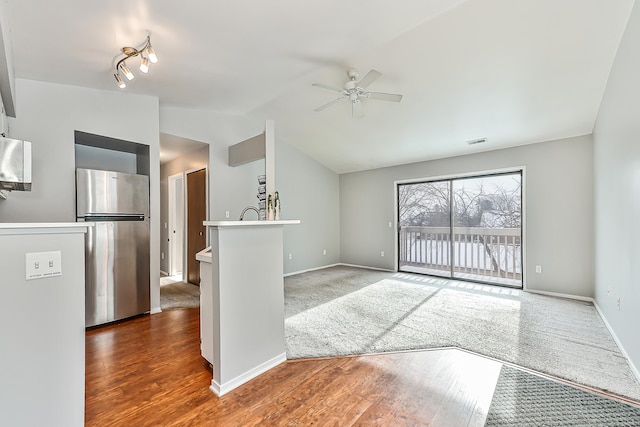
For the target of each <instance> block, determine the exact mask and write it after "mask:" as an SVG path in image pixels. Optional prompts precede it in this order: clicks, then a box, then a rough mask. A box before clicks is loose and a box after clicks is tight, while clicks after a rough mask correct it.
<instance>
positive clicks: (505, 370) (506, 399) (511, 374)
mask: <svg viewBox="0 0 640 427" xmlns="http://www.w3.org/2000/svg"><path fill="white" fill-rule="evenodd" d="M485 426H486V427H514V426H580V427H590V426H593V427H601V426H609V427H614V426H620V427H622V426H625V427H632V426H640V408H636V407H633V406H630V405H626V404H624V403H621V402H617V401H615V400H611V399H607V398H604V397H600V396H597V395H595V394H591V393H587V392H585V391H582V390H578V389H576V388H574V387H570V386H568V385H564V384H561V383H559V382H556V381H552V380H549V379H546V378H542V377H540V376H538V375H534V374H531V373H528V372H524V371H522V370H520V369H515V368H512V367H510V366H506V365H503V366H502V369H501V370H500V376H499V377H498V383H497V384H496V389H495V392H494V394H493V400H492V401H491V407H490V408H489V413H488V415H487V420H486V423H485Z"/></svg>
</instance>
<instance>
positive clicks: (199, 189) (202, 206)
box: [187, 169, 207, 285]
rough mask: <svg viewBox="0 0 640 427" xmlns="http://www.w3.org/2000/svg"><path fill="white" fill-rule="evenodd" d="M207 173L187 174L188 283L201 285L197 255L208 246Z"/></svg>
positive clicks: (202, 171) (200, 171) (202, 170)
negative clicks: (203, 223) (205, 223)
mask: <svg viewBox="0 0 640 427" xmlns="http://www.w3.org/2000/svg"><path fill="white" fill-rule="evenodd" d="M206 181H207V172H206V169H200V170H199V171H196V172H190V173H188V174H187V281H188V282H189V283H193V284H194V285H200V263H199V262H198V261H197V260H196V254H197V253H198V252H200V251H201V250H202V249H204V248H205V247H206V246H207V230H206V227H205V226H204V225H202V222H203V221H205V220H206V216H207V206H206V204H207V182H206Z"/></svg>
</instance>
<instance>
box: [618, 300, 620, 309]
mask: <svg viewBox="0 0 640 427" xmlns="http://www.w3.org/2000/svg"><path fill="white" fill-rule="evenodd" d="M618 311H620V297H618Z"/></svg>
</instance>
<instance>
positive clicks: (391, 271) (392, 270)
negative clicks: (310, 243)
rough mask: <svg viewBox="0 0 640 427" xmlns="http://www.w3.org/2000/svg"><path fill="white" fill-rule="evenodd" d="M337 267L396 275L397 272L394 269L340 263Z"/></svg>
mask: <svg viewBox="0 0 640 427" xmlns="http://www.w3.org/2000/svg"><path fill="white" fill-rule="evenodd" d="M337 265H344V266H345V267H355V268H364V269H365V270H377V271H386V272H387V273H395V272H396V270H394V269H388V268H380V267H369V266H368V265H358V264H345V263H344V262H341V263H338V264H337Z"/></svg>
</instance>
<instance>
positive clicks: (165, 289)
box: [160, 277, 200, 310]
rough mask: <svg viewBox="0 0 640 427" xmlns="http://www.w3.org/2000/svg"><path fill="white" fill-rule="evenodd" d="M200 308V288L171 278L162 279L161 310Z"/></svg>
mask: <svg viewBox="0 0 640 427" xmlns="http://www.w3.org/2000/svg"><path fill="white" fill-rule="evenodd" d="M193 307H200V288H199V287H198V286H196V285H192V284H191V283H184V282H182V281H179V280H175V279H172V278H171V277H161V278H160V308H161V309H162V310H169V309H173V308H193Z"/></svg>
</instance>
